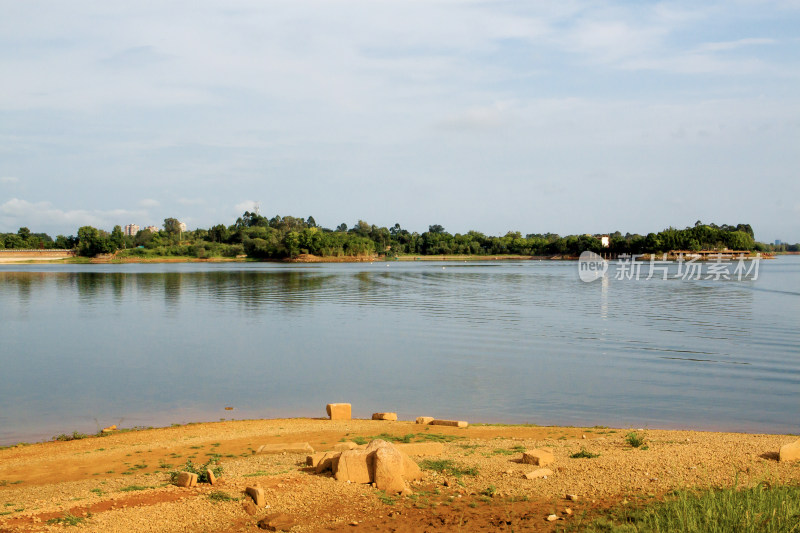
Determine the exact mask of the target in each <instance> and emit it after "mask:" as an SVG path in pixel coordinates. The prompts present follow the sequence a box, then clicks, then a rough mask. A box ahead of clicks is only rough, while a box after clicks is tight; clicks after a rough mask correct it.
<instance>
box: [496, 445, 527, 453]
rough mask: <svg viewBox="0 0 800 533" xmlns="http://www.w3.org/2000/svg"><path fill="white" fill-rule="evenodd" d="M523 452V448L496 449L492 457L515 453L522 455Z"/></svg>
mask: <svg viewBox="0 0 800 533" xmlns="http://www.w3.org/2000/svg"><path fill="white" fill-rule="evenodd" d="M524 451H525V446H519V445H517V446H514V447H513V448H510V449H509V448H497V449H495V450H494V451H492V454H494V455H514V454H515V453H523V452H524Z"/></svg>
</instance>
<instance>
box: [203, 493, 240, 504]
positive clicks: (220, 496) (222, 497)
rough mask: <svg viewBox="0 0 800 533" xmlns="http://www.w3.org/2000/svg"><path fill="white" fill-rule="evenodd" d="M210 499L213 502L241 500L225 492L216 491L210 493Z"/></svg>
mask: <svg viewBox="0 0 800 533" xmlns="http://www.w3.org/2000/svg"><path fill="white" fill-rule="evenodd" d="M208 499H209V500H211V501H212V502H238V501H239V498H236V497H234V496H231V495H230V494H228V493H227V492H223V491H221V490H215V491H214V492H210V493H209V494H208Z"/></svg>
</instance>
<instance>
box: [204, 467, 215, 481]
mask: <svg viewBox="0 0 800 533" xmlns="http://www.w3.org/2000/svg"><path fill="white" fill-rule="evenodd" d="M206 477H208V483H209V484H211V485H213V484H214V483H216V482H217V476H215V475H214V472H213V471H212V470H211V469H210V468H207V469H206Z"/></svg>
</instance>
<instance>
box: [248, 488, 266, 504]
mask: <svg viewBox="0 0 800 533" xmlns="http://www.w3.org/2000/svg"><path fill="white" fill-rule="evenodd" d="M244 491H245V492H246V493H247V495H248V496H250V497H251V498H253V503H255V504H256V507H258V508H259V509H261V508H262V507H264V506H265V505H267V499H266V498H265V497H264V489H262V488H261V487H247V488H246V489H244Z"/></svg>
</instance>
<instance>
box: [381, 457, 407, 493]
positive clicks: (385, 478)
mask: <svg viewBox="0 0 800 533" xmlns="http://www.w3.org/2000/svg"><path fill="white" fill-rule="evenodd" d="M403 472H404V468H403V456H402V455H400V452H398V451H397V449H396V448H391V447H389V446H382V447H380V448H378V449H377V450H375V486H376V488H377V489H378V490H382V491H385V492H387V493H389V494H397V493H399V492H403V491H404V490H405V489H406V482H405V480H404V479H403Z"/></svg>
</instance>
